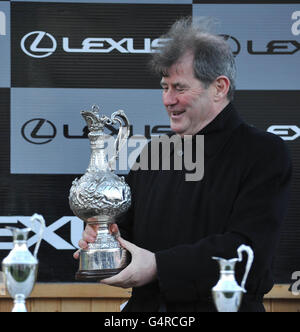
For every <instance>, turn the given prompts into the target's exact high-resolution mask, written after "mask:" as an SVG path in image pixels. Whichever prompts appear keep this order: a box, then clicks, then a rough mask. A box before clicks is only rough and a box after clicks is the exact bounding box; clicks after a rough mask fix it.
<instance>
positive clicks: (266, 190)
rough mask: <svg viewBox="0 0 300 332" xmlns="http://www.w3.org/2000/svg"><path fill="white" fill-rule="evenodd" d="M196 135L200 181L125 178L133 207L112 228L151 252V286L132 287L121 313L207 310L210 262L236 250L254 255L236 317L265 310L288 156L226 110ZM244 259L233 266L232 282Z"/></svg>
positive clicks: (174, 175) (164, 174) (142, 174)
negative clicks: (200, 139)
mask: <svg viewBox="0 0 300 332" xmlns="http://www.w3.org/2000/svg"><path fill="white" fill-rule="evenodd" d="M198 134H199V135H204V147H205V150H204V151H205V152H204V166H205V168H204V177H203V179H202V180H200V181H197V182H194V181H186V178H185V175H186V172H185V171H176V170H169V171H164V170H157V171H153V170H149V171H143V170H138V171H131V172H130V173H129V176H128V178H127V181H128V183H129V184H130V186H131V190H132V197H133V204H132V207H131V209H130V211H129V212H128V213H127V215H126V216H124V217H123V218H122V219H121V220H120V221H119V227H120V230H121V234H122V236H124V237H125V238H127V239H128V240H130V241H132V242H133V243H135V244H136V245H137V246H139V247H142V248H145V249H147V250H150V251H152V252H154V253H155V254H156V261H157V268H158V280H157V281H156V282H153V283H152V284H149V285H146V286H143V287H139V288H136V289H134V290H133V295H132V298H131V299H130V300H129V303H128V305H127V307H126V308H125V310H126V311H158V310H160V308H166V310H167V311H214V310H215V308H214V305H213V303H212V301H211V300H209V299H210V298H211V288H212V287H213V286H214V285H215V284H216V283H217V281H218V279H219V266H218V264H217V262H216V261H214V260H213V259H212V256H218V257H223V258H228V259H229V258H234V257H237V248H238V247H239V245H241V244H246V245H250V246H251V247H252V249H253V251H254V263H253V266H252V269H251V271H250V274H249V277H248V281H247V284H246V289H247V295H245V296H244V299H243V303H242V306H241V311H263V310H264V309H263V305H262V299H263V295H264V294H266V293H267V292H269V291H270V290H271V288H272V287H273V284H274V282H273V276H272V259H273V256H274V253H275V250H276V246H277V244H278V240H279V235H280V229H281V226H282V223H283V221H284V217H285V213H286V211H287V205H288V193H289V184H290V179H291V161H290V156H289V152H288V151H287V148H286V146H285V144H284V142H283V140H281V139H280V138H278V137H277V136H275V135H272V134H270V133H266V132H262V131H259V130H258V129H256V128H254V127H252V126H249V125H247V124H246V123H244V121H243V120H242V119H241V118H240V116H239V115H238V113H237V112H236V110H235V109H234V107H233V105H232V104H229V105H228V106H227V107H226V108H225V109H224V110H223V111H222V112H221V113H220V114H219V115H218V116H217V117H216V118H215V119H214V120H213V121H212V122H211V123H210V124H209V125H207V126H206V127H205V128H204V129H203V130H201V131H200V132H199V133H198ZM195 137H196V136H195ZM195 137H194V140H193V142H194V148H196V145H195V142H196V139H195ZM174 153H176V151H175V152H174V151H173V150H172V149H171V155H172V156H174ZM245 261H246V257H244V260H243V263H238V264H237V265H236V277H237V281H238V282H239V283H240V282H241V279H242V277H243V273H244V271H245ZM162 304H163V306H162Z"/></svg>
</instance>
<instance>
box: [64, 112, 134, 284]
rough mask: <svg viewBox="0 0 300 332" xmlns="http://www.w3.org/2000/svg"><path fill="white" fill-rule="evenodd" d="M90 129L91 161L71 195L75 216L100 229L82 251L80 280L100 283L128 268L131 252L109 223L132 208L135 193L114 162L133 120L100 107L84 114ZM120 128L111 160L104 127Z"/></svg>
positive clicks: (77, 275)
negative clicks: (107, 111)
mask: <svg viewBox="0 0 300 332" xmlns="http://www.w3.org/2000/svg"><path fill="white" fill-rule="evenodd" d="M81 115H82V116H83V118H84V119H85V121H86V122H87V125H88V129H89V135H88V136H89V139H90V145H91V158H90V163H89V167H88V169H87V171H86V173H85V174H84V175H83V176H82V177H81V178H80V179H79V180H78V179H76V180H74V181H73V184H72V187H71V190H70V196H69V203H70V208H71V210H72V211H73V213H74V214H75V215H76V216H77V217H79V218H80V219H82V220H83V221H85V222H86V223H88V224H90V225H96V226H97V229H98V231H97V238H96V241H95V242H94V243H89V245H88V248H87V249H85V250H80V258H79V270H78V272H77V273H76V280H82V281H97V280H101V279H104V278H108V277H111V276H113V275H115V274H117V273H119V272H120V271H121V270H122V269H124V268H125V267H126V266H127V264H128V262H127V252H126V250H125V249H123V248H122V247H121V246H120V244H119V242H118V241H117V240H116V238H115V236H114V235H113V234H110V232H109V224H111V223H114V222H116V218H117V217H119V216H120V215H122V214H123V213H125V212H126V211H127V210H128V208H129V207H130V205H131V192H130V188H129V186H128V185H127V184H126V182H125V180H124V177H119V176H117V175H116V174H115V173H114V172H113V170H112V164H113V162H114V161H115V160H116V159H117V158H118V154H119V151H120V149H121V147H122V146H123V144H124V143H126V140H127V138H128V136H129V121H128V119H127V117H126V115H125V113H124V112H123V111H117V112H115V113H113V114H112V116H111V118H108V117H107V116H104V115H103V116H100V115H99V108H98V107H97V106H94V107H93V109H92V110H91V111H82V112H81ZM115 124H118V125H119V126H120V128H119V132H118V136H117V138H116V140H115V145H114V150H115V151H114V155H113V156H112V158H111V159H110V160H109V161H108V160H107V158H106V154H105V137H106V135H105V134H104V127H105V126H113V125H115Z"/></svg>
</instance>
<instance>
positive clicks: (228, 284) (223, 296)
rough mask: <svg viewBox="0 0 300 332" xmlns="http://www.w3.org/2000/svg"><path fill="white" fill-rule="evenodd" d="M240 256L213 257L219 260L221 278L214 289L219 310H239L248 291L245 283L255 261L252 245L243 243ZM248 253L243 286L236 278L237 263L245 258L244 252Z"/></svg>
mask: <svg viewBox="0 0 300 332" xmlns="http://www.w3.org/2000/svg"><path fill="white" fill-rule="evenodd" d="M237 251H238V258H233V259H229V260H227V259H224V258H220V257H213V259H215V260H217V261H218V262H219V266H220V279H219V281H218V283H217V284H216V285H215V286H214V287H213V289H212V296H213V300H214V303H215V306H216V308H217V310H218V311H219V312H237V311H238V310H239V308H240V305H241V301H242V296H243V293H246V292H247V291H246V289H245V284H246V281H247V277H248V274H249V271H250V269H251V266H252V263H253V257H254V255H253V251H252V249H251V248H250V247H248V246H245V245H241V246H240V247H239V248H238V250H237ZM243 251H245V252H246V253H247V254H248V260H247V265H246V270H245V274H244V276H243V280H242V284H241V286H239V285H238V283H237V281H236V279H235V264H236V263H237V262H241V261H242V260H243V256H242V252H243Z"/></svg>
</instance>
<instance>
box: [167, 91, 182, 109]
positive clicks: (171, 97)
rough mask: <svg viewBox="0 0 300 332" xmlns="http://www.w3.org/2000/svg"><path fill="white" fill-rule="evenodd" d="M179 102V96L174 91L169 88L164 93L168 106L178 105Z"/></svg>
mask: <svg viewBox="0 0 300 332" xmlns="http://www.w3.org/2000/svg"><path fill="white" fill-rule="evenodd" d="M177 102H178V100H177V96H176V94H175V93H174V92H173V91H170V90H168V91H165V92H164V93H163V103H164V105H165V106H166V107H169V106H173V105H176V104H177Z"/></svg>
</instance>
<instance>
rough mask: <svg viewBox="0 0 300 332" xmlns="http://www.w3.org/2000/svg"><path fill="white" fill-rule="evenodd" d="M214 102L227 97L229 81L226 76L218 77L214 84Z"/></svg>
mask: <svg viewBox="0 0 300 332" xmlns="http://www.w3.org/2000/svg"><path fill="white" fill-rule="evenodd" d="M214 87H215V90H214V101H215V102H218V101H221V100H223V99H224V98H226V97H227V94H228V91H229V88H230V80H229V78H228V77H227V76H223V75H222V76H219V77H217V78H216V80H215V82H214Z"/></svg>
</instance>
